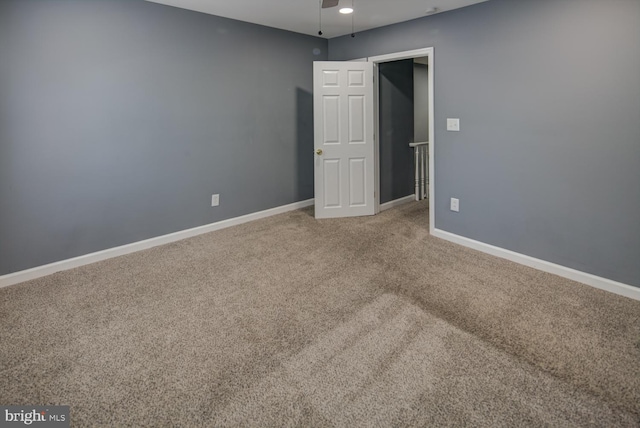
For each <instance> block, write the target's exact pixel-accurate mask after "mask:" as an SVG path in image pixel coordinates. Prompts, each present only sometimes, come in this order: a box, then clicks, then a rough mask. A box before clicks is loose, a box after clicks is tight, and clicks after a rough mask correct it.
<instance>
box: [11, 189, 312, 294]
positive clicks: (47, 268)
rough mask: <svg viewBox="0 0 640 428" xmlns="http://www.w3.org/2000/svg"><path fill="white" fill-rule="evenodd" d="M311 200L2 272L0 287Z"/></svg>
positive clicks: (258, 216)
mask: <svg viewBox="0 0 640 428" xmlns="http://www.w3.org/2000/svg"><path fill="white" fill-rule="evenodd" d="M313 201H314V200H313V199H308V200H306V201H301V202H295V203H293V204H289V205H283V206H280V207H276V208H271V209H268V210H264V211H259V212H255V213H251V214H247V215H243V216H240V217H235V218H230V219H227V220H222V221H218V222H216V223H211V224H207V225H204V226H199V227H194V228H192V229H187V230H181V231H179V232H174V233H170V234H168V235H162V236H158V237H155V238H150V239H145V240H144V241H138V242H133V243H131V244H126V245H122V246H120V247H114V248H108V249H106V250H102V251H98V252H95V253H90V254H85V255H83V256H78V257H74V258H72V259H67V260H61V261H59V262H55V263H50V264H47V265H43V266H37V267H34V268H31V269H27V270H23V271H20V272H14V273H10V274H7V275H2V276H0V288H2V287H7V286H9V285H14V284H18V283H20V282H24V281H30V280H32V279H36V278H41V277H43V276H47V275H51V274H53V273H56V272H60V271H63V270H68V269H73V268H77V267H80V266H84V265H88V264H91V263H95V262H99V261H102V260H107V259H110V258H113V257H118V256H123V255H125V254H131V253H135V252H136V251H141V250H146V249H149V248H153V247H157V246H159V245H164V244H168V243H171V242H175V241H180V240H182V239H186V238H191V237H193V236H197V235H202V234H203V233H209V232H213V231H216V230H220V229H225V228H227V227H231V226H237V225H239V224H243V223H247V222H250V221H254V220H259V219H261V218H265V217H271V216H274V215H276V214H282V213H285V212H288V211H293V210H297V209H300V208H305V207H308V206H311V205H313V203H314V202H313Z"/></svg>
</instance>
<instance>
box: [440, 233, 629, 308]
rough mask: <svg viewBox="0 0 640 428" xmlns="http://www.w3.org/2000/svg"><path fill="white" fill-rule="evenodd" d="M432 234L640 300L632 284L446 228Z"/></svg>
mask: <svg viewBox="0 0 640 428" xmlns="http://www.w3.org/2000/svg"><path fill="white" fill-rule="evenodd" d="M432 235H433V236H436V237H438V238H442V239H445V240H447V241H451V242H454V243H456V244H460V245H462V246H465V247H469V248H473V249H474V250H478V251H481V252H483V253H487V254H491V255H493V256H497V257H501V258H503V259H507V260H511V261H512V262H516V263H519V264H521V265H525V266H529V267H532V268H535V269H538V270H541V271H543V272H548V273H552V274H555V275H558V276H561V277H563V278H567V279H571V280H573V281H577V282H581V283H583V284H586V285H590V286H591V287H594V288H599V289H601V290H605V291H609V292H611V293H615V294H619V295H620V296H625V297H629V298H631V299H635V300H640V288H638V287H633V286H631V285H627V284H623V283H621V282H616V281H612V280H610V279H606V278H602V277H599V276H596V275H592V274H590V273H586V272H581V271H579V270H575V269H571V268H568V267H565V266H561V265H557V264H555V263H551V262H547V261H544V260H540V259H536V258H534V257H530V256H526V255H524V254H520V253H516V252H514V251H511V250H505V249H504V248H500V247H495V246H493V245H489V244H485V243H484V242H480V241H475V240H473V239H469V238H465V237H464V236H460V235H456V234H453V233H450V232H445V231H444V230H440V229H434V231H433V233H432Z"/></svg>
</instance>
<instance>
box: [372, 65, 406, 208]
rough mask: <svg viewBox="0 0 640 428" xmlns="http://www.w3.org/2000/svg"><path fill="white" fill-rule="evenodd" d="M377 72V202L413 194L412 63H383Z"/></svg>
mask: <svg viewBox="0 0 640 428" xmlns="http://www.w3.org/2000/svg"><path fill="white" fill-rule="evenodd" d="M378 69H379V71H380V78H379V82H380V202H381V203H385V202H389V201H394V200H396V199H399V198H402V197H404V196H408V195H411V194H412V193H413V192H414V173H413V168H414V160H413V159H414V158H413V149H412V148H410V147H409V143H411V142H413V128H414V126H413V60H411V59H407V60H404V61H393V62H385V63H382V64H380V65H379V66H378Z"/></svg>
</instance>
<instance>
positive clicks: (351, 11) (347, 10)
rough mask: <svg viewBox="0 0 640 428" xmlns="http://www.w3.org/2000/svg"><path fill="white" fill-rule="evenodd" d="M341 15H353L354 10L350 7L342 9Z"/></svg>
mask: <svg viewBox="0 0 640 428" xmlns="http://www.w3.org/2000/svg"><path fill="white" fill-rule="evenodd" d="M340 13H341V14H343V15H349V14H350V13H353V9H352V8H350V7H343V8H342V9H340Z"/></svg>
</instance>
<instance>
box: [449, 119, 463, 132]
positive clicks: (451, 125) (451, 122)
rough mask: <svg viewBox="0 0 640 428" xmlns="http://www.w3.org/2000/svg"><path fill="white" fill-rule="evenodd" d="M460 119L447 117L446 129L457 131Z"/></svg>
mask: <svg viewBox="0 0 640 428" xmlns="http://www.w3.org/2000/svg"><path fill="white" fill-rule="evenodd" d="M459 130H460V119H447V131H459Z"/></svg>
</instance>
